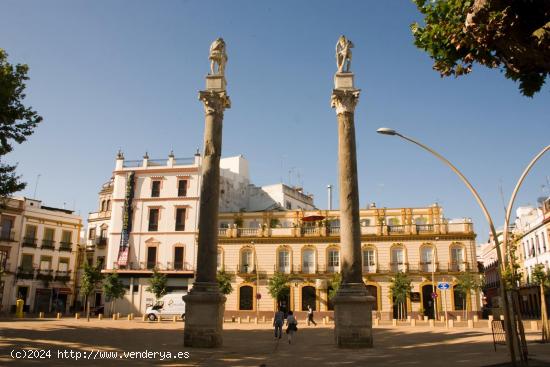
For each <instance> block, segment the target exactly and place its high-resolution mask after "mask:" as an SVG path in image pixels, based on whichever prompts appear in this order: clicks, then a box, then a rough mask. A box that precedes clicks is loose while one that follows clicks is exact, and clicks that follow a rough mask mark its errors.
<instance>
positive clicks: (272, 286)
mask: <svg viewBox="0 0 550 367" xmlns="http://www.w3.org/2000/svg"><path fill="white" fill-rule="evenodd" d="M289 280H290V278H289V276H288V275H287V274H285V273H280V272H276V273H275V274H273V277H272V278H270V279H269V280H268V282H267V291H268V292H269V294H270V295H271V297H273V298H274V299H275V300H277V305H279V303H280V302H281V301H283V300H285V299H288V297H289V296H290V287H289V285H288V282H289Z"/></svg>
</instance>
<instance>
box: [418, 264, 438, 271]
mask: <svg viewBox="0 0 550 367" xmlns="http://www.w3.org/2000/svg"><path fill="white" fill-rule="evenodd" d="M437 266H438V263H437V262H435V263H432V262H420V263H418V268H419V270H420V271H421V272H423V273H434V272H437V271H438V269H437Z"/></svg>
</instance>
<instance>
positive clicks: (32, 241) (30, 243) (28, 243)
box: [21, 237, 36, 248]
mask: <svg viewBox="0 0 550 367" xmlns="http://www.w3.org/2000/svg"><path fill="white" fill-rule="evenodd" d="M21 245H22V246H23V247H34V248H36V238H34V237H24V238H23V243H22V244H21Z"/></svg>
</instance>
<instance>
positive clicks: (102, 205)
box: [100, 200, 105, 212]
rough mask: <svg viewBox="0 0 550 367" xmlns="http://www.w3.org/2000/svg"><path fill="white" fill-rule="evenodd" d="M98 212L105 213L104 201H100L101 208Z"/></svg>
mask: <svg viewBox="0 0 550 367" xmlns="http://www.w3.org/2000/svg"><path fill="white" fill-rule="evenodd" d="M100 210H101V211H102V212H104V211H105V200H102V201H101V207H100Z"/></svg>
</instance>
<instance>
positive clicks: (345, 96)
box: [330, 89, 361, 115]
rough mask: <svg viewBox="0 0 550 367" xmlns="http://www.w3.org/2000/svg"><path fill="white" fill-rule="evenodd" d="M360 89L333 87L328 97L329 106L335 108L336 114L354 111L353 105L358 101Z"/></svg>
mask: <svg viewBox="0 0 550 367" xmlns="http://www.w3.org/2000/svg"><path fill="white" fill-rule="evenodd" d="M360 92H361V90H360V89H333V90H332V96H331V98H330V106H331V107H332V108H335V109H336V114H337V115H339V114H341V113H345V112H349V113H353V112H355V106H357V102H359V93H360Z"/></svg>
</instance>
